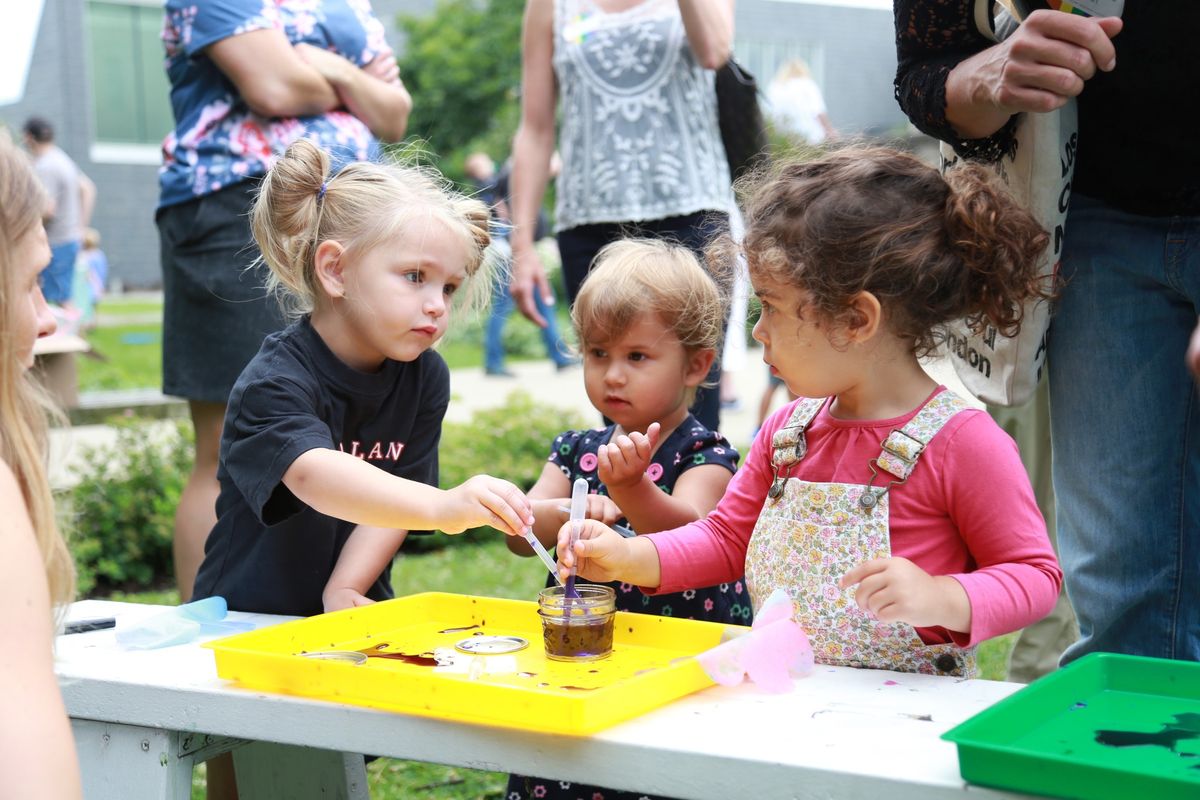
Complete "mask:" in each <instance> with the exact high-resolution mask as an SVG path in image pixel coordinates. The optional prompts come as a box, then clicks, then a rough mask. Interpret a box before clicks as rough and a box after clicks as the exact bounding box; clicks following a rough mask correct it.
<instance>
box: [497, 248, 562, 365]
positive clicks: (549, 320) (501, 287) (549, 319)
mask: <svg viewBox="0 0 1200 800" xmlns="http://www.w3.org/2000/svg"><path fill="white" fill-rule="evenodd" d="M533 295H534V300H535V301H536V303H537V310H538V313H539V314H541V315H542V316H543V317H544V318H545V319H546V327H544V328H542V329H541V333H542V341H543V342H544V343H545V345H546V354H547V355H549V356H550V360H551V361H553V362H554V365H555V366H558V367H562V366H566V365H567V364H570V363H571V362H572V358H571V354H570V353H569V352H568V351H567V345H566V343H565V342H563V340H562V336H560V335H559V333H558V322H557V320H556V319H555V316H554V306H551V305H547V304H546V301H545V300H543V299H542V294H541V292H534V293H533ZM512 310H513V298H512V295H511V294H509V292H508V270H507V269H503V270H497V271H496V281H495V283H493V284H492V312H491V315H490V316H489V317H488V321H487V326H486V328H485V329H484V337H483V366H484V369H485V370H486V371H488V372H499V371H500V370H502V369H504V323H506V322H508V318H509V316H510V315H511V314H512Z"/></svg>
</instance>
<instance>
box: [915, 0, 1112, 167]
mask: <svg viewBox="0 0 1200 800" xmlns="http://www.w3.org/2000/svg"><path fill="white" fill-rule="evenodd" d="M974 6H975V3H972V2H955V3H931V2H929V0H897V1H896V3H895V6H894V7H895V25H896V56H897V69H896V81H895V91H896V99H897V101H898V102H899V103H900V107H901V108H902V109H903V110H904V112H905V114H907V115H908V117H909V119H910V120H912V123H913V124H914V125H916V127H917V128H919V129H920V130H921V131H923V132H925V133H927V134H929V135H930V136H933V137H934V138H936V139H939V140H941V141H944V142H948V143H950V144H951V145H953V146H954V148H955V150H957V151H958V152H959V153H960V154H961V155H964V156H966V157H969V158H987V159H994V158H997V157H999V156H1000V155H1001V154H1003V153H1004V152H1006V151H1007V150H1009V149H1010V148H1011V147H1012V145H1013V143H1014V139H1013V128H1014V126H1015V119H1014V118H1013V114H1014V113H1016V112H1018V111H1045V110H1049V109H1050V108H1055V107H1058V106H1056V105H1052V102H1058V105H1062V102H1065V99H1066V97H1067V96H1069V95H1068V94H1066V92H1068V91H1069V90H1070V89H1071V88H1073V87H1074V88H1079V89H1081V88H1082V80H1085V79H1086V78H1085V77H1084V76H1087V77H1090V75H1091V74H1094V71H1095V68H1096V65H1097V64H1100V65H1103V66H1105V67H1106V68H1111V64H1110V63H1109V59H1110V58H1111V52H1110V51H1109V48H1111V43H1108V44H1107V46H1106V44H1105V43H1104V42H1100V41H1099V40H1098V39H1097V37H1096V33H1097V32H1098V31H1099V32H1100V33H1101V34H1102V35H1103V38H1104V39H1105V42H1107V39H1108V38H1111V36H1113V35H1115V34H1116V31H1118V30H1119V29H1120V21H1119V20H1114V19H1107V20H1092V19H1087V18H1084V17H1078V16H1075V15H1070V14H1063V13H1061V12H1052V11H1039V12H1035V13H1034V14H1031V15H1030V17H1029V19H1028V20H1026V21H1025V23H1023V24H1022V25H1021V27H1020V29H1019V30H1018V31H1017V33H1015V34H1013V35H1012V36H1010V37H1009V38H1008V39H1006V40H1005V42H1004V43H1002V44H995V43H993V42H992V41H991V39H989V38H987V37H986V36H984V35H983V34H981V33H980V32H979V30H978V28H977V26H976V23H975V20H974V17H973V13H974ZM1031 23H1032V24H1031ZM1062 37H1065V38H1062ZM1089 63H1090V66H1089ZM952 74H953V77H951V75H952ZM1075 94H1078V91H1076V92H1075ZM1053 97H1057V98H1058V100H1052V98H1053ZM1059 101H1061V102H1059Z"/></svg>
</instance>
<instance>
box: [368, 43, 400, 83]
mask: <svg viewBox="0 0 1200 800" xmlns="http://www.w3.org/2000/svg"><path fill="white" fill-rule="evenodd" d="M362 70H363V72H365V73H367V74H368V75H370V76H371V77H372V78H376V79H378V80H381V81H383V82H384V83H388V84H391V85H392V86H402V85H403V84H402V83H401V81H400V65H399V64H397V63H396V54H395V53H393V52H392V49H391V48H390V47H389V48H388V49H386V50H384V51H383V52H381V53H380V54H379V55H377V56H375V58H373V59H372V60H371V62H370V63H369V64H366V65H364V66H363V68H362Z"/></svg>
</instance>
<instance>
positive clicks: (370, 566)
mask: <svg viewBox="0 0 1200 800" xmlns="http://www.w3.org/2000/svg"><path fill="white" fill-rule="evenodd" d="M406 536H408V531H405V530H396V529H394V528H372V527H369V526H366V525H359V526H358V527H357V528H355V529H354V531H353V532H351V534H350V536H349V538H347V539H346V544H345V545H344V546H343V547H342V552H341V553H340V554H339V555H338V560H337V564H335V565H334V567H333V574H332V575H330V576H329V580H328V581H327V582H326V583H325V590H324V591H323V592H322V593H321V603H322V604H323V605H324V607H325V611H326V612H329V611H340V610H342V609H343V608H354V607H355V606H365V605H369V604H371V603H374V602H375V601H374V600H371V599H370V598H368V597H367V590H368V589H370V588H371V585H372V584H373V583H375V581H377V580H378V579H379V576H380V575H381V574H382V573H383V571H384V570H385V569H387V568H388V565H389V564H391V563H392V557H393V556H395V555H396V551H397V550H399V549H400V545H402V544H404V537H406Z"/></svg>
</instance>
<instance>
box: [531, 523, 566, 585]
mask: <svg viewBox="0 0 1200 800" xmlns="http://www.w3.org/2000/svg"><path fill="white" fill-rule="evenodd" d="M521 535H522V536H524V537H525V541H527V542H529V546H530V547H532V548H533V552H535V553H537V557H538V558H540V559H541V560H542V563H543V564H545V565H546V569H548V570H550V574H551V575H553V576H554V580H556V581H558V585H559V586H562V585H563V582H562V578H560V577H558V564H555V563H554V559H553V558H551V557H550V554H549V553H547V552H546V548H544V547H542V543H541V542H539V541H538V538H537V537H536V536H534V535H533V528H526V529H525V532H524V533H522V534H521Z"/></svg>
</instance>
